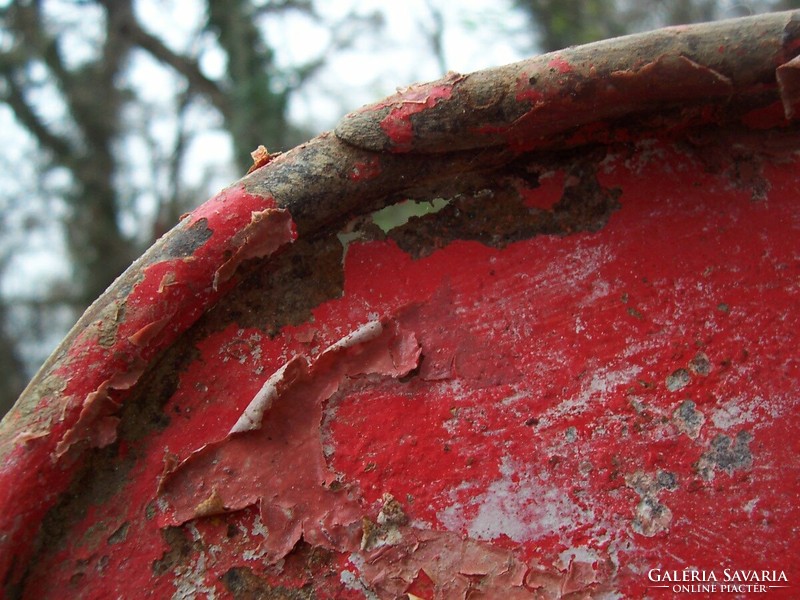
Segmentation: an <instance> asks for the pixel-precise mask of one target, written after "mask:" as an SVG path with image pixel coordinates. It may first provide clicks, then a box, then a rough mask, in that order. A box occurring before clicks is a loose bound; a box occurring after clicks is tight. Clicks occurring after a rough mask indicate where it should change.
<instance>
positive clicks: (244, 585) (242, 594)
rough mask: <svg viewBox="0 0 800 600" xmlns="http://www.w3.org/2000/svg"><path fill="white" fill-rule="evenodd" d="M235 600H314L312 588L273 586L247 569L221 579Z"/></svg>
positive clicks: (230, 572)
mask: <svg viewBox="0 0 800 600" xmlns="http://www.w3.org/2000/svg"><path fill="white" fill-rule="evenodd" d="M220 579H221V580H222V583H223V584H224V585H225V589H226V590H228V592H229V593H230V594H231V596H232V597H233V598H234V600H312V599H313V598H315V595H314V590H313V588H312V586H310V585H307V586H305V587H303V588H301V589H290V588H287V587H284V586H272V585H270V584H269V583H268V582H267V581H265V580H263V579H261V578H260V577H258V576H257V575H256V574H255V573H253V571H252V570H251V569H248V568H247V567H234V568H232V569H229V570H228V571H226V572H225V573H224V574H223V575H222V577H221V578H220Z"/></svg>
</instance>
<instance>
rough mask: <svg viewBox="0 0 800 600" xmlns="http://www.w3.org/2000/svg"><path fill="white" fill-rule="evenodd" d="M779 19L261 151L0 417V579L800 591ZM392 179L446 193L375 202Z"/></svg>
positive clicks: (110, 588) (560, 590)
mask: <svg viewBox="0 0 800 600" xmlns="http://www.w3.org/2000/svg"><path fill="white" fill-rule="evenodd" d="M798 18H800V17H798V14H797V13H780V14H775V15H768V16H764V17H757V18H751V19H743V20H737V21H732V22H726V23H721V24H713V25H703V26H698V27H686V28H673V29H668V30H663V31H661V32H655V33H651V34H644V35H642V36H636V37H631V38H622V39H620V40H615V41H609V42H603V43H601V44H599V45H591V46H586V47H582V48H574V49H570V50H565V51H563V52H559V53H555V54H551V55H546V56H544V57H539V58H536V59H532V60H531V61H527V62H524V63H519V64H517V65H512V66H509V67H503V68H500V69H496V70H490V71H485V72H481V73H478V74H473V75H450V76H449V77H448V78H446V79H445V80H443V81H440V82H434V83H432V84H429V85H423V86H414V87H413V88H411V89H409V90H407V91H406V92H405V94H404V95H400V96H395V97H392V98H389V99H387V100H385V101H383V102H380V103H378V104H376V105H373V106H370V107H365V108H364V109H361V110H360V111H358V112H357V113H355V114H354V115H351V116H349V117H346V118H345V119H344V120H343V121H342V123H341V124H340V126H339V127H338V128H337V130H336V133H335V134H324V135H322V136H320V137H319V138H316V139H314V140H312V141H310V142H309V143H308V144H305V145H303V146H300V147H298V148H296V149H294V150H292V151H291V152H288V153H286V154H283V155H279V156H269V155H268V154H266V153H263V152H262V153H260V154H258V155H257V156H256V159H255V160H256V161H257V164H256V166H257V168H255V169H254V170H253V172H252V173H251V174H249V175H248V176H246V177H245V178H244V179H242V180H241V181H239V182H237V183H235V184H233V185H232V186H231V187H229V188H228V189H226V190H224V191H223V192H221V193H220V194H219V195H218V196H216V197H215V198H213V199H211V200H210V201H209V202H208V203H206V204H204V205H203V206H202V207H200V208H199V209H197V210H196V211H194V212H193V213H192V214H190V215H188V216H187V217H186V218H185V219H184V220H183V221H182V222H181V223H180V224H179V225H178V226H177V227H176V228H175V229H174V230H172V231H171V232H169V233H168V234H167V235H166V236H165V237H164V238H163V239H162V240H160V241H159V242H158V243H157V244H156V245H155V246H154V247H153V248H152V249H151V250H149V251H148V252H147V253H146V254H145V255H144V256H143V257H142V258H141V259H140V260H139V261H137V263H135V264H134V265H133V266H132V267H131V268H130V269H129V270H128V272H126V273H125V274H124V275H123V276H122V277H121V278H120V279H119V280H118V281H117V282H116V283H115V284H114V285H113V286H112V287H111V288H110V289H109V290H108V291H107V292H106V294H105V295H104V296H103V297H101V298H100V299H98V301H97V302H96V303H95V305H94V306H93V307H91V308H90V309H89V311H87V313H86V314H85V315H84V317H83V318H82V319H81V321H80V322H79V323H78V325H77V326H76V328H75V329H74V330H73V331H72V332H71V333H70V334H69V335H68V336H67V338H66V339H65V341H64V343H63V344H62V346H61V347H60V348H59V350H58V351H57V352H56V353H55V354H54V355H53V357H51V359H50V360H49V361H48V363H47V364H46V365H45V367H44V368H43V369H42V371H41V372H40V373H39V374H38V375H37V377H36V378H35V379H34V381H33V382H32V383H31V385H30V386H29V387H28V389H27V390H26V392H25V394H23V397H22V398H21V399H20V401H19V402H18V403H17V405H16V406H15V408H14V410H13V411H12V412H11V413H10V414H9V415H8V416H7V417H6V418H5V419H4V420H3V422H2V426H0V456H1V457H2V460H3V462H2V467H0V507H2V510H0V573H2V578H0V581H2V582H3V583H2V585H3V591H4V592H5V595H6V596H8V597H27V598H42V597H47V596H48V594H49V595H51V596H52V595H54V594H56V593H57V594H58V595H59V596H62V595H64V594H65V593H67V594H68V595H70V596H81V597H97V598H100V597H142V596H144V595H147V594H148V593H149V594H150V595H152V596H153V597H169V596H170V595H174V596H176V597H193V596H195V597H202V596H208V597H213V596H215V595H216V596H221V595H225V594H230V595H233V596H234V597H252V596H253V595H256V596H260V597H270V596H269V594H272V595H274V596H275V597H297V598H306V597H317V598H365V597H366V598H370V597H375V596H377V597H381V598H383V597H387V598H394V597H398V596H402V595H403V594H405V595H408V596H409V597H412V596H414V597H419V598H433V597H442V598H461V597H470V598H473V597H481V595H483V597H489V598H495V597H503V598H515V597H520V598H529V597H562V596H570V597H584V596H587V595H589V596H601V597H602V596H603V595H604V594H605V597H620V596H621V597H639V596H642V595H644V594H645V593H649V594H650V595H652V596H654V597H656V596H658V594H661V593H664V594H669V593H671V591H672V588H673V585H678V586H681V585H684V586H687V588H688V587H690V586H692V585H697V586H712V585H715V586H721V585H730V586H751V587H754V586H761V587H764V591H771V592H772V593H773V594H780V593H785V594H788V595H787V596H786V597H792V595H796V592H797V586H798V585H800V572H798V569H797V566H796V565H795V564H793V563H792V562H791V561H789V560H788V559H787V557H792V556H796V555H797V554H798V551H800V548H798V546H797V541H796V540H797V539H798V536H797V535H795V534H796V532H797V530H798V528H800V511H798V508H797V505H796V502H795V499H796V497H797V495H798V494H800V487H798V486H800V483H799V482H800V476H798V475H799V474H800V471H799V470H798V469H800V467H798V465H797V461H796V456H797V454H798V450H800V448H798V441H797V440H799V439H800V435H798V434H800V431H798V426H797V424H796V420H794V419H792V418H791V417H792V415H793V414H794V413H795V412H796V410H797V402H798V396H797V389H799V388H800V385H798V384H799V383H800V364H798V362H797V351H796V349H797V347H798V346H799V345H800V339H798V337H800V333H798V332H800V310H799V309H798V306H800V286H798V277H800V263H799V262H798V256H800V246H798V241H797V240H798V239H800V235H799V234H800V231H799V230H800V222H798V220H797V216H796V215H797V214H798V204H799V203H800V186H798V183H797V182H798V177H797V172H798V171H797V169H798V157H797V150H798V148H800V137H798V134H799V133H800V132H799V131H798V129H797V126H796V124H795V122H794V120H793V119H794V117H795V107H796V105H797V100H796V89H797V87H798V86H797V85H796V82H795V79H796V75H795V71H796V60H795V56H796V55H797V54H798V52H800V46H799V45H798ZM405 199H412V200H416V201H420V202H426V201H432V200H434V199H444V200H446V201H447V202H446V206H444V208H442V209H441V210H440V211H438V212H436V213H435V214H429V215H427V216H424V217H421V218H412V219H411V220H410V221H409V222H408V223H406V224H403V225H399V226H397V227H395V228H393V229H392V230H391V231H389V232H388V233H387V232H384V231H383V230H381V229H380V228H379V227H377V226H376V225H375V223H374V222H373V220H372V217H371V213H372V212H373V211H375V210H377V209H379V208H382V207H383V206H385V205H387V204H392V203H395V202H398V201H401V200H405ZM685 567H693V568H695V571H694V572H695V573H702V574H703V575H702V577H701V576H700V575H697V576H696V577H695V579H694V580H688V581H679V582H675V581H674V579H675V576H677V575H676V574H677V573H683V569H684V568H685ZM726 569H727V571H726ZM665 574H666V580H665ZM709 574H711V576H714V577H716V578H717V579H718V580H717V579H713V580H712V579H710V575H709ZM673 575H675V576H673ZM728 576H730V577H733V578H734V579H733V580H732V581H724V579H725V577H728ZM659 586H661V587H659ZM694 591H698V590H694ZM705 591H708V590H705ZM716 591H719V589H717V590H716ZM739 591H742V590H739ZM750 591H751V592H752V591H761V590H755V589H751V590H750ZM665 597H667V596H665Z"/></svg>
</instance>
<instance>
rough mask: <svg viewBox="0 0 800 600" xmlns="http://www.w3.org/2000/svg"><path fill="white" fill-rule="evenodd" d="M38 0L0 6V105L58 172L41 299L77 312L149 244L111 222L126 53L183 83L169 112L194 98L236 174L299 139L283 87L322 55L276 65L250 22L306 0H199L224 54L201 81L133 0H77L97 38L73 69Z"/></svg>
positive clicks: (10, 351) (9, 358) (119, 190)
mask: <svg viewBox="0 0 800 600" xmlns="http://www.w3.org/2000/svg"><path fill="white" fill-rule="evenodd" d="M48 4H49V3H48V2H47V0H13V1H12V2H10V3H9V4H8V5H6V6H4V7H1V8H0V18H1V19H2V23H0V27H2V29H3V30H5V32H6V35H7V42H6V43H5V44H4V45H3V46H2V48H0V101H2V102H4V103H5V104H6V105H7V106H8V107H9V108H10V109H11V110H12V111H13V113H14V116H15V117H16V120H17V122H18V123H19V124H20V125H22V127H24V128H25V129H26V130H27V131H28V132H29V133H30V135H31V136H32V138H34V139H35V140H36V142H37V144H38V146H39V148H40V149H41V152H40V153H39V154H38V155H37V156H35V157H30V160H31V161H36V163H37V164H38V165H39V168H40V171H41V172H42V173H45V172H47V171H48V170H51V169H54V168H57V169H60V170H61V171H62V172H64V173H66V174H68V177H69V189H68V191H67V193H66V195H65V197H64V198H63V201H64V204H63V208H64V211H63V217H62V218H63V224H62V225H63V231H64V238H65V240H66V245H67V248H68V250H69V257H68V258H69V264H70V265H71V268H72V276H71V278H70V281H69V282H64V283H62V284H60V285H58V286H57V288H58V289H57V290H53V291H51V297H49V298H48V299H47V303H49V304H50V305H55V304H61V305H64V306H68V307H80V308H78V310H77V313H78V314H79V313H80V311H82V310H83V308H84V307H86V306H88V304H90V303H91V302H92V301H93V300H94V299H96V298H97V297H98V296H99V295H100V294H101V293H102V292H103V291H104V290H105V288H106V287H107V286H108V285H109V284H110V283H111V282H112V281H113V280H114V278H115V277H117V276H118V275H119V274H120V273H121V272H122V271H123V270H124V269H125V268H127V266H128V265H129V264H130V263H131V262H132V261H133V260H134V259H135V258H136V257H137V256H139V254H140V253H141V251H142V250H143V249H144V248H145V247H147V246H149V245H150V244H151V243H152V242H153V241H154V240H153V238H152V237H148V236H147V235H144V236H142V235H141V232H139V234H138V235H131V234H130V233H128V235H126V234H125V233H124V232H123V229H122V226H121V221H122V219H121V214H122V212H123V205H124V202H125V200H124V199H125V197H126V196H128V197H129V196H130V194H131V193H132V192H131V190H130V189H129V188H126V185H130V184H126V183H125V182H124V181H121V179H122V174H121V161H122V160H123V159H124V157H122V156H121V155H120V143H121V138H122V136H123V135H124V134H125V133H126V127H127V128H129V127H130V125H129V124H127V123H126V122H125V117H124V115H125V112H124V111H125V110H126V108H127V107H128V106H130V105H131V104H132V103H135V102H137V97H136V95H135V91H134V90H131V89H127V88H126V87H125V84H124V76H125V74H126V73H127V69H128V67H129V61H130V59H131V55H132V53H133V52H134V51H137V50H140V51H141V50H143V51H144V52H146V53H149V54H150V55H151V56H152V57H153V58H155V59H156V60H157V61H159V62H161V63H162V64H164V65H166V66H167V67H169V68H170V69H172V70H173V72H175V73H177V74H178V75H180V76H181V77H182V78H183V80H184V82H185V90H184V93H183V95H182V96H181V97H182V100H181V102H183V105H182V107H181V109H180V110H183V109H185V108H186V104H188V102H189V101H190V100H189V99H193V98H202V99H205V100H206V101H207V102H208V104H209V105H211V106H212V107H213V108H214V109H216V110H217V111H218V112H219V113H220V114H221V116H222V118H223V121H224V124H225V127H226V128H227V129H228V130H229V131H230V134H231V138H232V140H233V144H234V148H235V158H236V161H237V163H238V165H239V169H241V170H245V169H246V168H247V166H248V165H249V164H250V163H251V158H250V155H249V153H250V151H252V150H253V149H255V148H256V147H257V146H258V145H259V144H265V145H267V146H268V147H269V148H270V149H272V150H276V149H285V148H287V147H289V146H290V145H292V144H294V143H296V142H299V141H300V140H299V139H298V138H297V131H296V129H295V128H292V127H291V126H290V124H289V121H288V118H287V108H288V103H289V98H290V94H291V93H292V92H293V91H294V90H295V89H296V88H297V86H299V85H300V84H302V83H303V81H305V79H306V78H307V77H309V76H310V75H311V74H313V73H314V72H315V70H316V69H317V68H319V66H321V65H322V64H323V62H324V60H325V56H322V57H320V59H319V60H317V61H313V62H312V63H309V64H307V65H303V66H302V67H299V68H298V69H297V70H296V71H292V72H280V71H279V70H278V68H277V67H276V65H275V57H274V52H273V50H272V49H271V48H270V46H269V45H268V44H267V42H266V41H265V40H264V38H263V34H262V32H261V31H260V30H259V28H258V26H257V20H256V16H257V15H256V12H257V11H258V10H262V11H263V10H267V9H268V10H271V11H273V12H280V11H282V10H289V9H291V10H304V11H310V10H311V5H310V3H307V2H304V1H303V0H283V1H275V2H271V3H267V4H263V3H260V4H257V3H255V2H253V1H251V0H233V1H231V2H218V1H213V0H209V1H208V2H207V4H206V23H205V27H206V29H207V31H210V32H212V33H214V34H215V35H216V37H217V43H218V46H219V48H220V49H221V50H222V51H223V52H224V54H225V56H226V58H227V70H226V74H225V76H224V77H222V78H220V79H219V80H212V79H210V78H208V77H207V76H206V75H205V74H204V73H203V71H202V69H201V68H200V66H199V64H198V61H197V58H196V57H194V56H191V55H189V54H181V53H179V52H176V51H175V50H173V49H171V48H170V47H169V46H168V44H167V43H165V41H164V40H162V39H160V38H158V37H157V36H155V35H153V34H151V33H149V32H148V31H147V29H146V26H145V25H144V24H142V23H139V22H138V21H137V17H136V14H135V12H134V4H133V0H87V1H86V2H82V3H80V5H75V7H74V8H75V10H86V9H87V7H90V8H92V7H93V8H97V9H100V11H101V14H102V19H103V25H104V28H103V34H104V35H103V41H102V45H101V46H100V47H99V48H98V49H97V51H96V53H95V54H94V56H92V57H90V58H88V59H86V60H84V61H83V62H81V63H80V64H78V65H77V66H76V65H75V63H74V61H71V60H69V59H70V56H67V55H65V54H66V53H67V52H68V49H66V48H65V45H64V44H63V43H61V41H62V40H60V39H59V37H60V32H59V31H58V30H57V29H54V28H53V26H52V23H51V22H48V20H47V13H46V9H47V7H48ZM257 7H258V8H257ZM43 87H47V88H48V90H49V93H51V94H52V95H53V97H52V98H51V99H50V101H51V103H54V104H57V105H60V106H61V108H62V109H63V114H64V118H63V119H53V118H52V116H51V115H47V114H44V113H43V111H42V107H41V105H40V104H39V103H37V97H36V94H37V93H39V92H40V91H41V89H42V88H43ZM178 138H179V139H178V140H177V141H176V142H175V147H174V148H173V150H174V156H172V157H170V158H169V160H171V161H173V162H174V165H176V167H175V168H174V169H172V172H171V177H174V178H176V181H173V182H172V183H171V184H170V185H169V186H168V188H169V189H170V190H177V189H179V187H180V186H179V182H178V181H177V178H178V177H180V173H179V171H180V168H179V166H180V164H181V163H182V162H183V156H182V154H183V153H184V152H186V151H187V147H188V144H187V143H186V139H185V138H184V137H182V136H181V134H179V135H178ZM20 200H21V199H20ZM165 202H166V206H160V207H159V208H158V212H159V214H158V215H157V217H156V220H157V221H160V220H164V219H165V218H168V219H170V220H171V222H170V223H160V222H156V223H151V224H150V228H148V227H146V224H143V226H145V227H144V229H143V230H144V231H154V232H155V233H156V234H160V233H163V231H165V230H166V228H168V227H170V226H171V225H172V224H173V223H174V218H175V216H176V215H177V214H180V212H182V210H187V209H188V208H190V207H187V206H183V207H179V206H177V205H178V202H177V201H176V199H166V200H165ZM181 209H182V210H181ZM165 215H168V217H165ZM50 218H54V217H52V216H50V215H47V214H43V215H42V219H50ZM12 308H13V307H11V306H9V305H7V304H0V381H2V384H0V416H2V415H3V414H4V413H5V408H6V407H8V406H10V405H11V404H12V403H13V401H14V400H15V399H16V397H17V395H18V394H19V393H20V392H21V390H22V387H23V385H24V382H25V381H26V380H27V378H28V376H29V373H26V372H25V369H24V367H23V364H22V361H21V360H20V358H19V352H18V350H17V348H16V346H15V342H16V340H13V339H12V338H11V336H10V335H8V330H7V328H6V327H5V325H6V324H7V319H8V318H9V317H8V315H9V312H10V311H11V312H13V310H12ZM29 312H30V313H31V314H35V311H33V310H31V311H29ZM78 314H76V315H75V316H76V317H77V316H78ZM31 320H32V321H33V320H35V317H31Z"/></svg>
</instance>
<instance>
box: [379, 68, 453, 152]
mask: <svg viewBox="0 0 800 600" xmlns="http://www.w3.org/2000/svg"><path fill="white" fill-rule="evenodd" d="M458 81H460V76H456V77H455V78H454V79H453V80H450V81H447V82H446V83H444V84H443V85H429V84H426V85H419V86H412V87H410V88H408V89H407V90H405V91H403V92H401V93H400V96H399V97H398V98H397V99H396V100H394V101H393V102H392V103H391V104H390V109H389V114H387V115H386V116H385V117H384V118H383V119H382V120H381V123H380V126H381V129H382V130H383V131H384V132H385V133H386V135H387V136H388V138H389V140H390V141H391V143H392V150H393V151H395V152H406V151H409V150H411V149H412V147H413V142H414V126H413V124H412V122H411V117H412V116H414V115H416V114H419V113H421V112H424V111H426V110H428V109H431V108H433V107H435V106H436V105H437V104H439V102H441V101H442V100H447V99H449V98H450V97H451V96H452V94H453V86H454V85H456V83H458Z"/></svg>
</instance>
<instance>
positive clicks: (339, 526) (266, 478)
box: [160, 320, 420, 562]
mask: <svg viewBox="0 0 800 600" xmlns="http://www.w3.org/2000/svg"><path fill="white" fill-rule="evenodd" d="M419 356H420V346H419V344H418V343H417V341H416V338H415V336H414V334H413V333H410V332H407V331H401V330H400V329H399V327H398V325H397V324H396V323H395V322H393V321H390V320H384V321H377V322H370V323H367V324H366V325H364V326H362V327H360V328H359V329H357V330H355V331H353V332H352V333H350V334H348V335H347V336H345V337H344V338H342V339H341V340H339V341H338V342H336V343H334V344H332V345H331V346H330V347H329V348H328V349H327V350H325V351H324V352H323V353H322V354H320V356H319V357H318V358H317V359H316V360H315V361H313V362H309V361H308V360H307V359H306V358H305V357H296V358H295V359H293V360H292V361H291V362H290V363H289V365H287V367H286V368H285V369H284V370H283V372H282V373H279V374H278V376H277V377H273V378H271V379H270V381H271V382H272V383H270V381H268V382H267V385H265V386H264V387H262V390H261V391H259V393H258V394H257V395H256V398H254V401H253V402H252V403H251V405H250V406H249V407H248V410H246V411H245V415H246V416H244V417H243V418H242V419H240V422H241V425H238V426H234V428H233V429H232V430H231V432H230V433H229V434H228V436H227V437H226V438H224V439H222V440H220V441H218V442H212V443H210V444H208V445H206V446H205V447H203V448H202V449H200V450H198V451H196V452H195V453H194V454H192V455H191V456H190V457H189V458H187V459H186V460H185V461H183V462H182V463H181V464H180V465H178V466H177V468H175V470H174V471H172V472H169V473H167V474H166V475H165V476H164V478H163V482H162V484H161V492H160V498H161V499H163V500H165V501H166V502H167V503H168V505H169V506H170V509H169V510H168V511H167V514H166V515H165V516H164V518H163V519H162V523H163V525H169V524H180V523H184V522H186V521H188V520H191V519H195V518H198V517H202V516H208V515H212V514H220V513H224V512H230V511H236V510H241V509H243V508H245V507H247V506H251V505H253V504H258V505H259V507H260V512H261V519H262V521H263V523H264V526H265V527H266V529H267V531H268V532H269V536H268V538H267V539H266V541H265V542H264V546H265V549H266V550H267V551H268V555H269V557H270V560H271V561H273V562H274V561H276V560H278V559H279V558H281V557H283V556H284V555H286V553H288V552H289V551H290V550H291V548H292V547H293V546H294V545H295V543H296V542H297V541H298V540H299V539H300V537H303V538H304V539H305V540H306V541H308V542H309V543H312V544H314V545H320V546H323V547H326V548H335V549H344V548H346V547H347V546H348V540H350V539H352V534H353V532H352V531H351V529H349V526H350V525H351V524H353V523H355V522H357V521H358V520H359V519H360V515H359V511H358V507H357V504H356V503H354V502H353V500H351V499H350V498H349V496H348V491H347V489H346V487H342V486H340V485H338V483H337V480H336V476H335V475H334V473H333V472H331V471H330V470H329V468H328V467H327V465H326V463H325V458H324V454H323V448H322V441H321V436H320V424H321V421H322V404H323V402H325V401H326V400H327V399H328V398H330V396H331V395H332V394H333V393H334V392H335V391H336V390H337V389H338V387H339V385H340V383H341V381H342V380H343V379H344V378H353V377H358V376H361V375H368V374H373V373H374V374H379V375H384V376H389V377H400V376H402V375H404V374H406V373H408V372H409V371H410V370H412V369H413V368H415V367H416V366H417V363H418V360H419ZM290 370H291V376H290V377H287V373H288V372H289V371H290ZM262 392H263V393H262ZM265 416H268V417H269V418H267V419H265V418H264V417H265ZM259 424H260V428H256V426H257V425H259ZM276 465H280V469H279V470H276ZM197 498H206V500H204V501H202V502H201V503H200V504H199V505H198V504H197V502H196V499H197Z"/></svg>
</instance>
